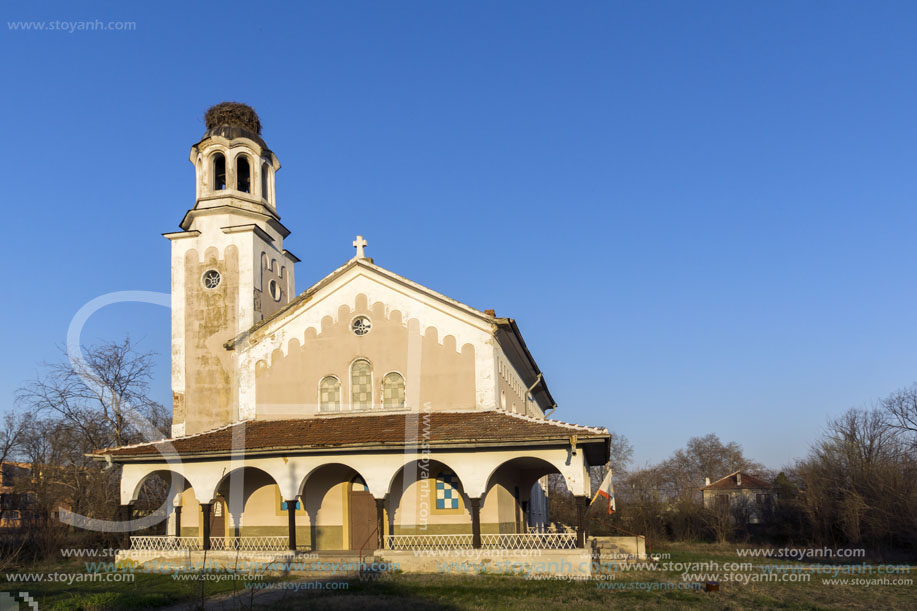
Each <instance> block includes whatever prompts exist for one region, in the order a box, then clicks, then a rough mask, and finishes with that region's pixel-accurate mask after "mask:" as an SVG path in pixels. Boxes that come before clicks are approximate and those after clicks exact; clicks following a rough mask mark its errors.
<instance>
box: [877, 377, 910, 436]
mask: <svg viewBox="0 0 917 611" xmlns="http://www.w3.org/2000/svg"><path fill="white" fill-rule="evenodd" d="M880 405H881V407H882V408H884V409H885V410H886V411H887V412H888V414H889V416H891V422H890V425H891V426H892V427H894V428H896V429H898V430H901V431H907V432H910V433H917V384H913V385H911V386H909V387H908V388H902V389H901V390H897V391H895V392H893V393H892V394H890V395H889V396H887V397H886V398H885V399H882V401H881V402H880Z"/></svg>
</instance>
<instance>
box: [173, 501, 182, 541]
mask: <svg viewBox="0 0 917 611" xmlns="http://www.w3.org/2000/svg"><path fill="white" fill-rule="evenodd" d="M174 510H175V536H176V537H180V536H181V505H178V506H177V507H174Z"/></svg>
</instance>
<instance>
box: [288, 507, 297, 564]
mask: <svg viewBox="0 0 917 611" xmlns="http://www.w3.org/2000/svg"><path fill="white" fill-rule="evenodd" d="M298 504H299V501H298V500H296V499H294V500H292V501H287V530H288V531H289V536H290V551H293V552H295V551H296V505H298Z"/></svg>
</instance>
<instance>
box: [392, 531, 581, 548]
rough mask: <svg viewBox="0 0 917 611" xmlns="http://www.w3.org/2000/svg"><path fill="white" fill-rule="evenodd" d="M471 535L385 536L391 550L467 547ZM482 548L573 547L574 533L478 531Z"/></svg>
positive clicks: (574, 546)
mask: <svg viewBox="0 0 917 611" xmlns="http://www.w3.org/2000/svg"><path fill="white" fill-rule="evenodd" d="M471 541H472V539H471V535H468V534H465V535H387V536H386V537H385V547H386V548H387V549H391V550H414V549H422V550H449V549H469V548H471ZM481 548H482V549H509V550H513V549H576V533H575V532H570V533H568V532H562V533H560V532H555V533H551V532H544V533H518V534H513V533H509V534H486V535H485V534H482V535H481Z"/></svg>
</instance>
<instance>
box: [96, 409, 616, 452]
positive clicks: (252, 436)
mask: <svg viewBox="0 0 917 611" xmlns="http://www.w3.org/2000/svg"><path fill="white" fill-rule="evenodd" d="M243 432H244V437H242V435H241V433H243ZM234 435H239V437H240V439H239V440H238V441H237V443H241V442H242V439H244V443H245V450H246V451H270V450H275V449H276V450H287V449H288V450H300V449H309V448H316V449H328V448H337V447H341V448H346V447H360V446H394V447H401V446H404V445H415V444H419V443H422V442H425V443H429V444H430V445H440V444H449V443H476V442H477V443H485V444H494V443H499V442H501V441H512V442H522V441H551V440H558V441H564V442H566V441H569V438H570V437H571V436H572V435H576V436H577V439H578V440H582V441H587V440H593V441H598V440H603V441H604V440H607V439H608V437H609V435H608V430H607V429H604V428H593V427H587V426H580V425H576V424H568V423H566V422H560V421H558V420H545V419H540V418H532V417H528V416H520V415H517V414H507V413H505V412H494V411H486V412H483V411H482V412H472V411H467V412H431V413H429V414H422V413H420V414H419V413H416V412H413V413H403V414H380V415H370V414H360V415H334V416H329V415H320V416H315V417H310V418H300V419H296V420H247V421H244V422H238V423H235V424H232V425H227V426H224V427H221V428H218V429H214V430H212V431H207V432H204V433H198V434H195V435H188V436H185V437H177V438H175V439H165V440H162V441H158V442H152V443H143V444H136V445H132V446H122V447H117V448H105V449H101V450H96V451H95V452H94V454H96V455H99V456H103V455H110V456H112V457H113V458H119V457H125V458H127V457H143V456H158V455H159V454H165V455H176V454H177V455H190V454H223V453H228V452H229V451H230V450H231V449H232V447H233V437H234Z"/></svg>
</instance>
